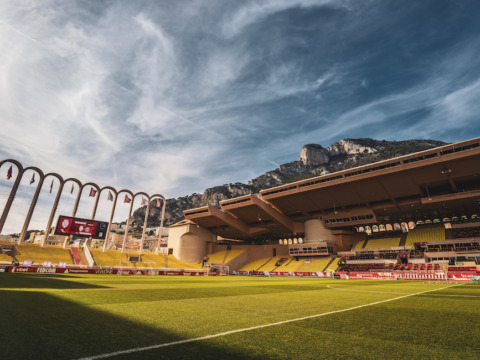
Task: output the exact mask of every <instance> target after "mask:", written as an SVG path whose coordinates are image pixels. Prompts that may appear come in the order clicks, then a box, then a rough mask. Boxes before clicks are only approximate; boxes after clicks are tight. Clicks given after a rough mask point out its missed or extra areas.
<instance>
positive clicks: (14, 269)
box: [3, 266, 222, 276]
mask: <svg viewBox="0 0 480 360" xmlns="http://www.w3.org/2000/svg"><path fill="white" fill-rule="evenodd" d="M3 269H8V272H10V273H39V274H100V275H102V274H103V275H107V274H111V275H182V276H206V275H208V276H218V275H222V274H220V273H212V274H209V273H208V272H207V271H205V270H192V271H185V270H182V271H180V270H159V269H135V268H131V269H115V268H108V269H95V268H74V267H67V268H59V267H43V266H5V267H3Z"/></svg>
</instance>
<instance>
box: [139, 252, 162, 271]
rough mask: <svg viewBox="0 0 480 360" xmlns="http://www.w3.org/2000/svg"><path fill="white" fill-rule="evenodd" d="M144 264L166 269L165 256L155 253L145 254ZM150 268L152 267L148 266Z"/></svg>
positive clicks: (143, 257) (143, 256)
mask: <svg viewBox="0 0 480 360" xmlns="http://www.w3.org/2000/svg"><path fill="white" fill-rule="evenodd" d="M142 263H154V264H155V266H153V267H155V268H157V269H163V268H165V255H164V254H160V255H157V254H155V253H154V252H151V253H145V254H143V255H142ZM140 265H141V264H140ZM148 267H151V266H148Z"/></svg>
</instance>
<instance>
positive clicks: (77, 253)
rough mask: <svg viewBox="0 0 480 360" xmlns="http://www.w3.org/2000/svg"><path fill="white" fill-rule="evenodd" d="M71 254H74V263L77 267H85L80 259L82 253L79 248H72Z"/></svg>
mask: <svg viewBox="0 0 480 360" xmlns="http://www.w3.org/2000/svg"><path fill="white" fill-rule="evenodd" d="M70 252H71V253H72V257H73V261H74V263H75V265H83V261H82V258H81V257H80V251H79V250H78V248H77V247H72V248H70Z"/></svg>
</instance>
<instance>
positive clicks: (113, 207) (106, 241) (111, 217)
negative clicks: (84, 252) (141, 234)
mask: <svg viewBox="0 0 480 360" xmlns="http://www.w3.org/2000/svg"><path fill="white" fill-rule="evenodd" d="M117 196H118V194H117V193H116V192H115V196H114V198H113V204H112V212H111V213H110V221H109V222H108V229H107V235H105V242H104V243H103V252H105V251H107V243H108V238H109V237H110V228H111V227H112V221H113V215H114V214H115V208H116V207H117Z"/></svg>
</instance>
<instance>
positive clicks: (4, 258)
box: [0, 254, 13, 264]
mask: <svg viewBox="0 0 480 360" xmlns="http://www.w3.org/2000/svg"><path fill="white" fill-rule="evenodd" d="M12 261H13V258H12V257H11V256H10V255H7V254H0V263H9V264H11V263H12Z"/></svg>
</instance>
